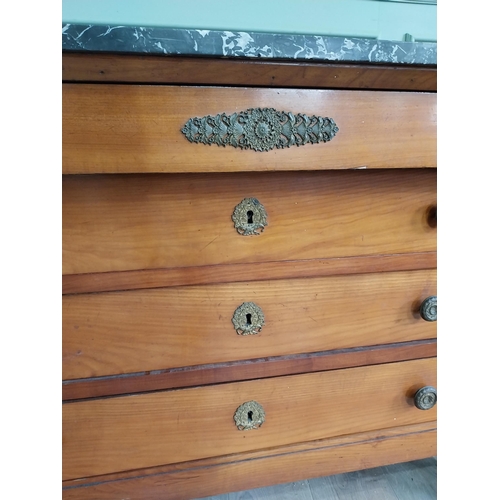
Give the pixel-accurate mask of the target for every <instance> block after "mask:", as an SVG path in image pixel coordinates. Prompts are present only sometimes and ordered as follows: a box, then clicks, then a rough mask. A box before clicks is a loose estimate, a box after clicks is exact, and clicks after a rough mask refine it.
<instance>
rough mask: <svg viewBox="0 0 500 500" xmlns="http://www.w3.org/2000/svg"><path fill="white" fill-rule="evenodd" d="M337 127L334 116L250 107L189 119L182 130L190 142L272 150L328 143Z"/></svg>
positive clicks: (255, 149)
mask: <svg viewBox="0 0 500 500" xmlns="http://www.w3.org/2000/svg"><path fill="white" fill-rule="evenodd" d="M338 130H339V128H338V127H337V125H336V124H335V122H334V121H333V119H332V118H328V117H321V116H315V115H312V116H307V115H305V114H303V113H297V114H294V113H291V112H286V111H276V110H275V109H274V108H251V109H247V110H246V111H240V112H239V113H233V114H232V115H226V114H225V113H221V114H218V115H215V116H211V115H207V116H204V117H202V118H198V117H196V118H190V119H189V120H188V121H187V122H186V124H185V125H184V127H183V128H182V130H181V132H182V133H183V134H184V135H185V136H186V138H187V139H188V141H190V142H195V143H201V144H208V145H212V144H217V146H223V147H226V146H233V147H235V148H241V149H253V150H254V151H270V150H271V149H274V148H277V149H282V148H289V147H290V146H293V145H295V146H303V145H304V144H307V143H311V144H315V143H319V142H328V141H330V140H331V139H333V137H334V136H335V134H336V133H337V132H338Z"/></svg>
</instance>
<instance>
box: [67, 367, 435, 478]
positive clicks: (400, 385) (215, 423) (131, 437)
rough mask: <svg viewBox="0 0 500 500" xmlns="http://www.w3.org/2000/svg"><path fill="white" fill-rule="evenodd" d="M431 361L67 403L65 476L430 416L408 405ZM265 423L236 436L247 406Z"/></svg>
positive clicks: (429, 380) (427, 379)
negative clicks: (237, 417)
mask: <svg viewBox="0 0 500 500" xmlns="http://www.w3.org/2000/svg"><path fill="white" fill-rule="evenodd" d="M435 384H436V363H435V358H431V359H423V360H416V361H405V362H402V363H392V364H387V365H377V366H370V367H362V368H351V369H347V370H336V371H330V372H320V373H312V374H306V375H295V376H289V377H279V378H274V379H267V380H256V381H248V382H240V383H232V384H223V385H218V386H207V387H202V388H193V389H182V390H177V391H169V392H158V393H153V394H144V395H136V396H126V397H117V398H111V399H104V400H95V401H85V402H79V403H67V404H64V405H63V478H64V479H72V478H78V477H85V476H92V475H98V474H106V473H111V472H118V471H124V470H132V469H138V468H143V467H150V466H155V465H161V464H168V463H175V462H183V461H187V460H194V459H198V458H205V457H210V456H218V455H225V454H230V453H237V452H244V451H250V450H258V449H262V448H269V447H273V446H280V445H286V444H291V443H297V442H303V441H312V440H316V439H322V438H326V437H333V436H339V435H344V434H353V433H357V432H363V431H369V430H376V429H384V428H390V427H394V426H401V425H406V424H413V423H421V422H429V421H432V420H435V419H436V407H434V408H433V409H431V410H427V411H422V410H418V409H417V408H415V406H414V405H413V395H414V393H415V392H416V391H417V390H418V389H419V388H421V387H423V386H426V385H432V386H435ZM252 400H255V401H257V402H258V403H260V404H261V405H262V407H263V408H264V411H265V422H264V423H263V425H262V427H260V428H259V429H254V430H247V431H239V430H238V429H237V428H236V426H235V423H234V420H233V416H234V413H235V411H236V409H237V408H238V407H239V406H240V405H241V404H242V403H244V402H246V401H252Z"/></svg>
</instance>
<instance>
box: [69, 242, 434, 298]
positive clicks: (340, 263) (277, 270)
mask: <svg viewBox="0 0 500 500" xmlns="http://www.w3.org/2000/svg"><path fill="white" fill-rule="evenodd" d="M436 266H437V255H436V252H413V253H405V254H392V255H365V256H361V257H337V258H332V259H312V260H287V261H281V262H258V263H253V264H222V265H214V266H193V267H173V268H164V269H141V270H139V271H115V272H107V273H89V274H66V275H64V276H63V277H62V291H63V295H65V294H73V293H90V292H94V293H95V292H113V291H120V290H139V289H141V288H165V287H170V286H180V285H211V284H215V283H236V282H241V281H259V280H263V279H265V280H275V279H290V278H312V277H320V276H342V275H345V274H361V273H380V272H384V271H414V270H418V269H435V268H436Z"/></svg>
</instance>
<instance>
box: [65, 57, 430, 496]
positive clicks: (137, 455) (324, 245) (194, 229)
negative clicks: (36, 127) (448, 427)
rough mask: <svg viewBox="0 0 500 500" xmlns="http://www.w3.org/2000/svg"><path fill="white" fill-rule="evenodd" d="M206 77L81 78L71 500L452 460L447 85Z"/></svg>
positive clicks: (354, 76) (356, 77)
mask: <svg viewBox="0 0 500 500" xmlns="http://www.w3.org/2000/svg"><path fill="white" fill-rule="evenodd" d="M193 61H194V62H190V61H189V60H186V59H183V58H179V59H168V58H155V57H149V58H148V57H137V56H113V55H83V54H65V56H64V58H63V66H64V67H63V75H64V83H63V207H62V208H63V399H64V404H63V417H62V418H63V498H65V499H91V498H92V499H95V498H99V499H118V498H124V497H126V498H137V499H139V498H140V499H145V498H151V499H152V498H172V499H189V498H199V497H203V496H208V495H214V494H218V493H224V492H229V491H237V490H241V489H248V488H254V487H258V486H264V485H269V484H274V483H279V482H288V481H293V480H299V479H306V478H310V477H315V476H320V475H327V474H334V473H338V472H345V471H352V470H357V469H362V468H368V467H374V466H377V465H383V464H389V463H395V462H398V461H406V460H414V459H418V458H424V457H428V456H433V455H435V454H436V406H435V400H436V392H435V387H436V322H435V319H436V317H435V316H436V307H437V306H436V299H435V296H436V293H437V291H436V231H437V229H436V225H437V222H436V221H437V217H436V214H437V208H436V207H437V200H436V99H435V97H436V94H435V92H434V90H435V87H434V86H433V83H432V81H433V80H432V78H433V70H425V71H423V70H419V69H413V70H411V69H407V70H401V68H399V69H393V68H390V67H386V68H381V67H377V66H375V67H364V68H363V67H361V66H360V67H358V69H357V71H358V72H357V73H355V70H356V66H353V65H351V66H342V65H330V66H328V65H314V64H303V65H302V66H301V73H300V74H301V78H299V77H298V76H297V74H298V73H297V67H295V68H292V67H288V66H287V65H286V64H284V63H275V64H267V65H266V64H256V63H252V62H247V63H242V62H240V61H238V63H237V64H238V65H239V66H238V67H239V68H243V69H242V70H239V71H237V72H235V71H234V69H235V66H234V65H235V64H236V63H235V62H234V61H231V60H227V61H224V60H213V61H211V60H209V59H207V60H193ZM192 65H196V69H197V71H196V72H195V73H194V72H193V71H192ZM214 65H216V66H217V68H218V69H217V73H214V70H213V67H214ZM152 68H154V71H153V69H152ZM243 72H248V74H247V76H246V79H245V81H244V84H245V86H242V80H241V79H242V73H243ZM381 75H383V78H382V77H381ZM388 75H392V79H391V78H389V77H388ZM334 76H335V78H333V77H334ZM337 76H338V81H339V82H341V83H340V84H339V85H336V84H335V79H336V78H337ZM434 81H435V76H434ZM265 82H268V83H267V84H265ZM222 85H224V86H222ZM270 109H271V110H277V111H266V110H270ZM252 110H254V111H252ZM269 113H270V114H269ZM273 113H274V114H273ZM206 117H209V118H206ZM210 117H211V118H210ZM317 117H323V118H324V120H328V119H331V120H333V121H334V122H335V127H336V128H335V130H334V128H333V127H334V125H333V124H332V123H333V122H332V123H330V124H328V123H326V122H325V121H323V122H321V123H322V124H323V125H321V126H325V127H327V128H328V127H329V128H328V130H327V132H324V129H321V128H320V125H318V123H320V122H319V121H318V120H317ZM204 120H205V121H204ZM315 120H316V121H315ZM325 123H326V125H325ZM231 127H232V128H231ZM238 127H239V128H238ZM287 127H288V128H287ZM322 130H323V132H322ZM307 134H309V135H307ZM321 134H327V135H321ZM306 137H309V139H310V140H308V139H307V138H306ZM305 138H306V139H305ZM190 139H191V140H190ZM204 142H207V143H210V144H204ZM218 142H219V143H220V142H224V143H225V144H224V147H222V146H221V145H217V143H218ZM301 142H304V144H301ZM297 144H300V145H298V146H297ZM240 146H243V148H242V147H240ZM287 146H290V147H287ZM255 149H264V150H255Z"/></svg>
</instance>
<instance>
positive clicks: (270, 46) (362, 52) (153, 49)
mask: <svg viewBox="0 0 500 500" xmlns="http://www.w3.org/2000/svg"><path fill="white" fill-rule="evenodd" d="M62 48H63V51H72V52H74V51H78V52H107V53H128V54H138V53H140V54H157V55H158V54H164V55H182V56H212V57H238V58H240V57H248V58H262V59H279V60H294V61H311V60H312V61H314V60H316V61H341V62H365V63H389V64H402V65H405V64H410V65H434V66H435V65H436V64H437V44H436V43H432V42H395V41H388V40H376V39H370V38H348V37H340V36H323V35H297V34H284V33H281V34H280V33H256V32H241V31H214V30H201V29H180V28H154V27H133V26H103V25H89V24H86V25H83V24H68V23H63V26H62Z"/></svg>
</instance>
